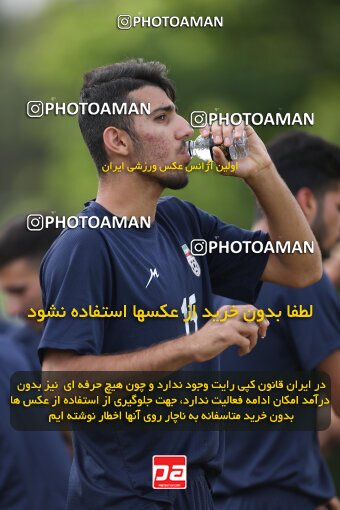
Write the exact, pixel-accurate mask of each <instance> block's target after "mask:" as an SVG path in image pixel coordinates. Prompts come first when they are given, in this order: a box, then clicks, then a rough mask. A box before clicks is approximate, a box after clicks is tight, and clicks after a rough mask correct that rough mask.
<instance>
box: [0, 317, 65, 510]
mask: <svg viewBox="0 0 340 510" xmlns="http://www.w3.org/2000/svg"><path fill="white" fill-rule="evenodd" d="M16 330H17V328H14V327H10V328H8V329H7V327H6V328H5V327H2V324H1V323H0V409H1V418H0V508H1V510H47V509H48V510H64V509H65V506H66V496H67V486H68V477H69V472H70V464H71V462H70V455H69V453H68V451H67V449H66V445H65V442H64V440H63V439H62V436H61V434H60V433H59V432H56V431H45V432H30V431H18V430H15V429H13V427H12V426H11V423H10V405H9V395H10V378H11V376H12V375H13V374H14V373H15V372H16V371H28V370H32V367H31V365H30V361H29V360H28V359H27V357H26V355H25V353H24V352H22V351H21V350H20V349H18V346H17V344H16V342H15V341H13V334H14V333H15V332H16Z"/></svg>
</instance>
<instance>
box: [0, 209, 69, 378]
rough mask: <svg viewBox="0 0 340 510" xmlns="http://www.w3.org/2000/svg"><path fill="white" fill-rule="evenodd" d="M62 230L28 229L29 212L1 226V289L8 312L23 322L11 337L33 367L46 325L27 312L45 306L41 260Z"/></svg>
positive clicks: (32, 367) (38, 368)
mask: <svg viewBox="0 0 340 510" xmlns="http://www.w3.org/2000/svg"><path fill="white" fill-rule="evenodd" d="M42 216H44V214H42ZM60 232H61V230H60V229H57V228H48V229H42V230H37V231H34V230H28V229H27V224H26V216H20V217H17V218H14V219H12V220H10V221H9V222H8V223H7V224H5V225H4V226H3V227H2V228H0V292H2V293H3V295H4V305H5V311H6V314H7V315H8V316H9V317H11V318H12V319H18V321H17V322H19V323H20V322H21V323H22V324H23V327H22V328H20V329H17V331H16V333H15V334H14V335H13V337H12V340H13V342H15V343H16V345H17V347H18V348H19V350H21V351H23V352H24V354H25V356H26V357H27V358H28V360H29V363H30V366H31V370H39V371H40V369H41V365H40V362H39V358H38V354H37V349H38V345H39V342H40V338H41V334H42V329H43V325H42V323H38V322H37V321H36V319H31V318H29V317H27V315H28V313H29V310H30V308H34V309H37V308H42V296H41V288H40V282H39V270H40V264H41V261H42V259H43V256H44V255H45V253H46V252H47V250H48V249H49V247H50V246H51V244H52V243H53V241H54V240H55V239H56V238H57V237H58V235H59V234H60Z"/></svg>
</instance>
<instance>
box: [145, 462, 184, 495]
mask: <svg viewBox="0 0 340 510" xmlns="http://www.w3.org/2000/svg"><path fill="white" fill-rule="evenodd" d="M152 488H153V489H186V488H187V457H186V455H154V456H153V457H152Z"/></svg>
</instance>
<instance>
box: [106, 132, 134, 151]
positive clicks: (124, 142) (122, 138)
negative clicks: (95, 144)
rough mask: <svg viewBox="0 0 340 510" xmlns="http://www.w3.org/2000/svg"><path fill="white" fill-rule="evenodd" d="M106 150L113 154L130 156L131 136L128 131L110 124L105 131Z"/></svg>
mask: <svg viewBox="0 0 340 510" xmlns="http://www.w3.org/2000/svg"><path fill="white" fill-rule="evenodd" d="M103 140H104V146H105V149H106V151H107V152H108V153H109V154H112V155H118V156H128V154H129V152H130V151H131V138H130V136H129V135H128V133H127V132H126V131H123V130H122V129H118V128H116V127H113V126H109V127H107V128H106V129H105V131H104V133H103Z"/></svg>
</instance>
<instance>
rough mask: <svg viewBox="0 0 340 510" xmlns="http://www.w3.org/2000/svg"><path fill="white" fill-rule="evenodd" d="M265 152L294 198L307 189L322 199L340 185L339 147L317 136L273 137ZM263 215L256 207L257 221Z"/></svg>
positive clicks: (293, 133) (286, 134) (295, 134)
mask: <svg viewBox="0 0 340 510" xmlns="http://www.w3.org/2000/svg"><path fill="white" fill-rule="evenodd" d="M267 149H268V152H269V155H270V157H271V159H272V160H273V162H274V164H275V166H276V168H277V171H278V172H279V174H280V175H281V177H282V179H283V180H284V181H285V183H286V184H287V186H288V187H289V189H290V191H291V192H292V193H293V195H294V196H295V195H296V194H297V192H298V191H299V190H300V189H301V188H304V187H307V188H309V189H311V190H312V192H313V193H314V195H315V196H316V197H317V198H318V199H320V200H321V199H322V198H323V196H324V194H325V193H326V192H327V191H330V190H332V189H335V188H336V187H337V186H338V185H339V183H340V148H339V147H337V146H336V145H334V144H332V143H330V142H327V141H326V140H323V139H322V138H320V137H318V136H313V135H310V134H307V133H303V132H300V131H292V132H289V133H284V134H281V135H279V136H278V137H276V138H274V139H273V140H272V141H271V142H270V143H269V144H268V145H267ZM262 216H263V212H262V211H261V209H260V207H259V206H258V205H257V208H256V219H260V218H261V217H262Z"/></svg>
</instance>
